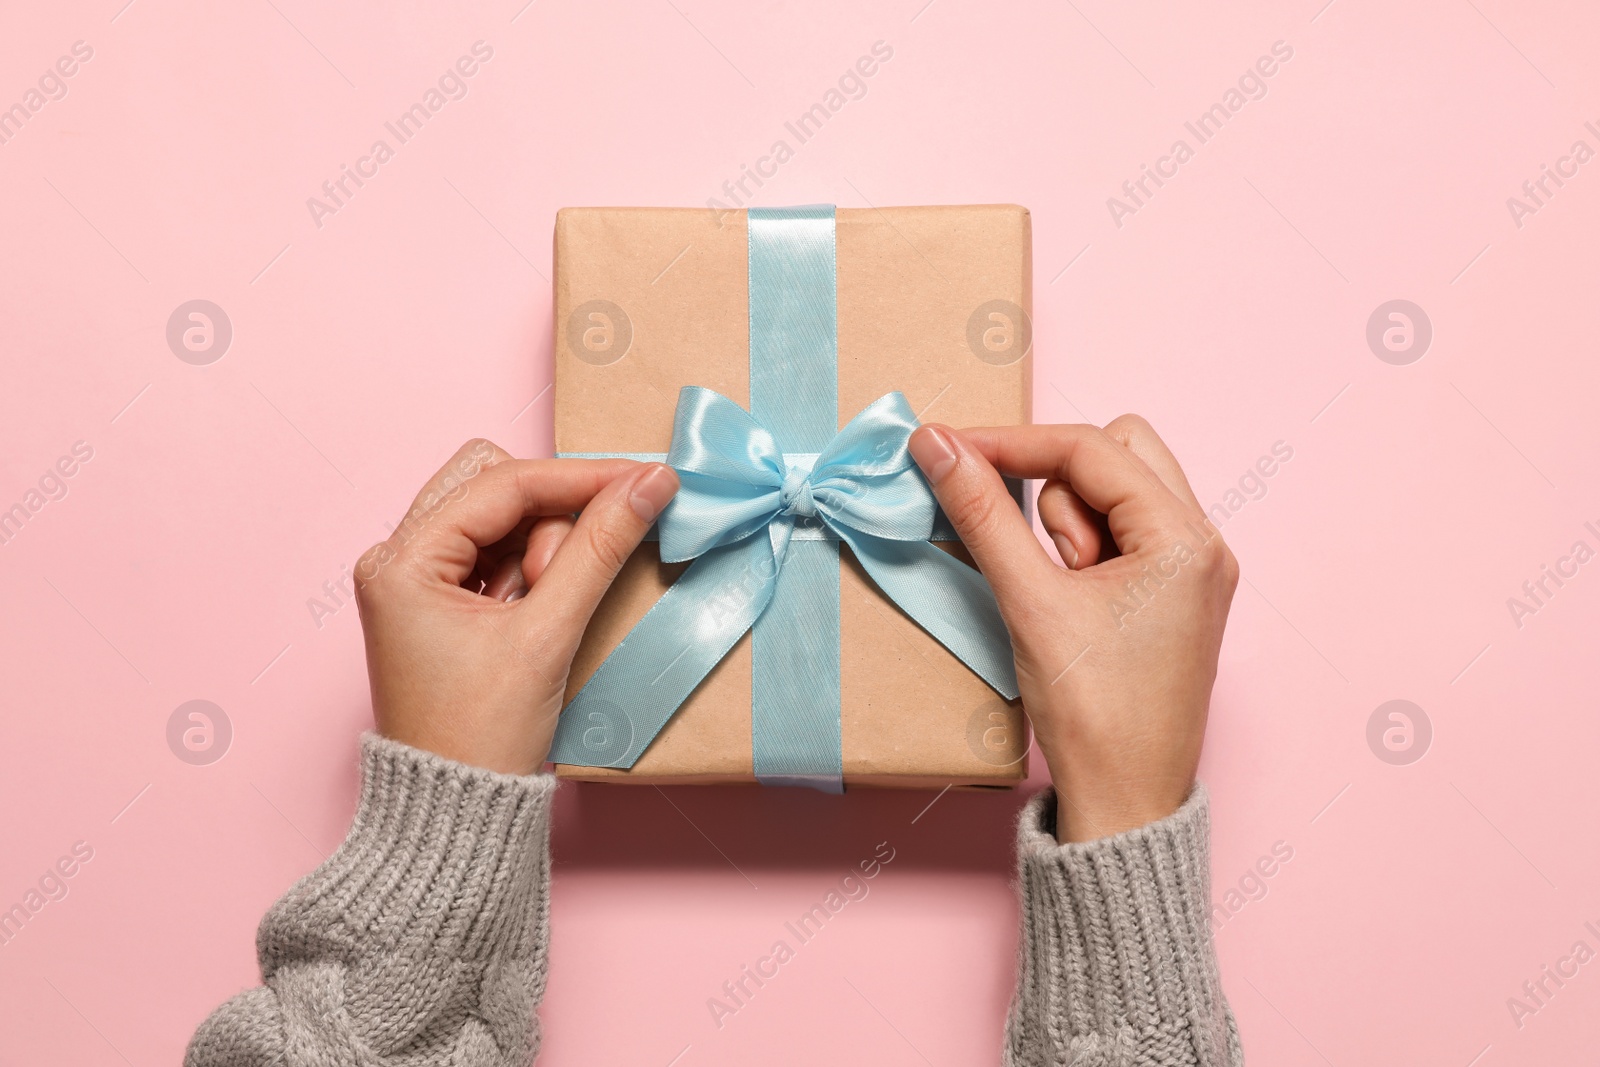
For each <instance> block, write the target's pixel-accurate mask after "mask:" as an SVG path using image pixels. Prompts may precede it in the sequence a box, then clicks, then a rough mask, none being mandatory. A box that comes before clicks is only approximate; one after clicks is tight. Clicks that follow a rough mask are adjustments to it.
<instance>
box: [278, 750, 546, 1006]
mask: <svg viewBox="0 0 1600 1067" xmlns="http://www.w3.org/2000/svg"><path fill="white" fill-rule="evenodd" d="M361 778H362V785H361V803H360V806H359V808H358V809H357V811H356V816H355V821H354V823H353V824H352V825H351V828H350V833H349V835H348V836H347V837H346V838H345V840H344V843H343V844H341V845H340V846H339V848H338V850H337V851H335V852H334V854H333V855H332V856H330V857H329V858H328V860H327V861H326V862H325V863H323V864H322V866H320V867H318V868H317V869H316V870H314V871H312V872H311V873H310V874H309V875H307V876H306V877H305V878H303V879H301V880H300V882H299V883H298V884H296V885H295V886H294V888H293V889H291V890H290V891H289V892H288V893H287V894H286V895H285V896H284V897H283V898H282V899H281V900H279V901H278V902H277V904H275V905H274V906H273V908H272V909H271V910H270V911H269V912H268V913H267V916H266V918H265V919H264V920H263V922H262V924H261V929H260V931H259V934H258V937H257V948H258V951H259V954H260V958H261V969H262V976H263V977H264V978H266V979H268V980H269V981H270V980H271V979H272V976H273V972H274V971H275V970H276V969H277V967H278V965H279V964H280V963H287V962H290V961H295V962H300V963H304V962H306V961H308V960H311V959H317V958H322V959H325V960H329V961H330V962H332V961H337V962H341V963H345V964H354V963H357V962H359V961H360V960H362V959H365V960H368V961H370V960H371V959H372V958H373V957H375V956H391V957H403V958H406V959H409V960H412V961H421V960H430V961H432V962H434V963H435V964H437V963H443V962H446V961H455V962H460V963H468V964H471V963H482V962H486V961H488V960H489V959H490V958H491V957H499V958H505V957H508V956H509V957H520V958H526V957H527V956H529V955H530V954H532V953H533V952H534V950H535V947H536V945H535V936H534V935H535V934H536V932H539V931H542V929H543V928H544V926H545V924H546V922H547V915H548V894H547V892H546V887H547V885H548V883H549V849H548V840H549V811H550V801H551V797H552V795H553V794H554V792H555V787H556V780H555V778H554V777H553V776H551V775H529V776H526V777H521V776H516V775H508V774H497V773H495V772H493V771H487V770H483V769H481V768H476V767H468V766H466V765H464V764H460V763H455V762H452V761H450V760H447V759H444V758H442V757H440V756H436V755H434V754H432V753H430V752H423V751H421V750H418V749H414V748H411V747H409V746H407V745H403V744H400V743H399V742H397V741H390V740H388V739H386V738H382V737H379V736H377V735H375V734H367V735H366V736H364V737H363V738H362V741H361Z"/></svg>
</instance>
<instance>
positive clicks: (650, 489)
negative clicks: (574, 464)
mask: <svg viewBox="0 0 1600 1067" xmlns="http://www.w3.org/2000/svg"><path fill="white" fill-rule="evenodd" d="M677 491H678V475H677V474H676V472H674V471H673V469H672V468H671V467H668V466H667V465H666V464H664V463H648V464H645V465H644V466H643V467H641V468H640V469H639V470H638V471H635V472H633V473H631V474H629V475H626V476H624V477H621V478H617V479H616V480H614V481H613V482H611V484H609V485H607V486H606V487H605V488H604V489H602V490H600V492H598V493H596V494H595V497H594V499H593V500H591V501H589V503H588V504H587V505H585V507H584V509H583V511H582V513H581V514H580V515H579V516H578V519H577V522H576V523H574V524H573V527H572V530H571V532H570V533H568V534H567V536H566V537H565V538H564V539H563V540H562V542H561V545H560V547H558V548H557V549H556V551H555V555H553V556H552V557H550V562H549V564H548V565H546V567H545V568H544V573H543V574H541V575H540V576H539V580H538V581H537V582H536V583H535V585H534V589H533V592H532V594H531V595H529V596H527V597H524V598H523V604H524V606H525V609H526V610H528V611H529V612H537V613H538V614H539V615H540V616H541V617H542V618H541V621H542V622H543V623H544V624H545V625H547V626H548V625H552V624H553V625H554V627H555V629H556V632H557V633H558V634H560V635H561V637H562V638H563V639H565V641H566V643H567V645H568V646H569V651H570V650H571V649H576V648H577V647H578V641H579V640H580V639H581V638H582V636H583V630H584V627H586V626H588V625H589V617H590V616H591V615H593V614H594V609H595V606H596V605H597V604H599V603H600V598H601V597H603V596H605V594H606V590H607V589H610V588H611V583H612V581H614V580H615V579H616V577H617V574H618V572H620V571H621V570H622V565H623V564H624V563H626V562H627V561H628V557H629V556H631V555H632V554H633V550H634V549H636V548H638V547H639V542H640V541H642V540H644V535H645V534H646V533H647V532H648V531H649V529H650V525H651V524H652V523H653V522H655V521H656V516H658V515H660V514H661V511H662V509H663V508H665V507H666V506H667V502H668V501H670V500H671V499H672V497H673V494H675V493H677ZM532 601H537V605H534V604H533V603H530V602H532Z"/></svg>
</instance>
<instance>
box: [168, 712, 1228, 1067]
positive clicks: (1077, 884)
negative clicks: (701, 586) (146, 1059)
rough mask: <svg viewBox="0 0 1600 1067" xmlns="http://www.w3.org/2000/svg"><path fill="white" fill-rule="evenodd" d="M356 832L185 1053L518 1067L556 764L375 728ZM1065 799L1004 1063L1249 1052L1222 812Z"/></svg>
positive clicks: (1027, 938) (1026, 905) (1036, 892)
mask: <svg viewBox="0 0 1600 1067" xmlns="http://www.w3.org/2000/svg"><path fill="white" fill-rule="evenodd" d="M361 766H362V791H361V803H360V806H359V808H358V809H357V811H356V817H355V822H354V824H353V825H352V826H351V828H350V834H349V836H348V837H346V838H345V841H344V843H343V844H342V845H340V846H339V849H338V851H336V852H335V853H334V854H333V855H332V856H331V857H330V858H329V859H328V860H327V862H325V863H324V864H322V866H320V867H318V868H317V869H316V870H314V871H312V872H311V873H310V874H309V875H307V876H306V877H305V878H303V879H301V880H300V881H299V882H298V883H297V884H296V885H295V886H294V887H293V888H292V889H290V890H289V892H288V893H287V894H286V895H285V896H284V897H283V899H281V900H279V901H278V902H277V903H276V904H274V905H273V906H272V908H271V909H269V910H268V912H267V915H266V917H265V918H264V919H263V920H262V922H261V928H260V930H259V931H258V933H257V937H256V947H257V954H258V956H259V957H260V962H261V975H262V979H263V981H264V983H265V984H264V985H263V986H261V987H259V988H256V989H251V990H248V991H246V992H244V993H241V994H240V995H238V996H236V997H234V998H233V999H232V1000H230V1001H228V1002H227V1003H225V1004H223V1005H222V1006H221V1007H220V1008H218V1009H217V1010H216V1011H215V1012H213V1013H212V1014H211V1016H210V1017H209V1018H208V1019H207V1020H206V1021H205V1022H204V1023H202V1024H201V1026H200V1029H199V1030H198V1031H196V1032H195V1035H194V1038H193V1039H192V1041H191V1042H190V1045H189V1052H188V1055H187V1057H186V1058H185V1060H184V1062H185V1064H187V1065H188V1067H398V1065H405V1067H432V1065H451V1067H523V1065H525V1064H527V1063H529V1062H530V1061H532V1059H533V1057H534V1055H535V1054H536V1053H537V1051H538V1048H539V1028H538V1020H537V1017H536V1016H535V1015H534V1010H535V1008H536V1007H537V1006H538V1003H539V1001H540V999H541V998H542V997H543V996H544V988H545V977H546V972H547V959H546V946H547V943H548V938H549V910H550V906H549V885H550V845H549V838H550V802H551V797H552V795H553V793H554V792H555V784H556V783H555V779H554V778H552V777H550V776H548V775H533V776H529V777H525V778H524V777H515V776H511V775H503V774H495V773H493V772H490V771H485V770H480V769H477V768H472V767H466V766H463V765H461V764H457V763H452V762H450V761H448V760H445V759H441V758H440V757H438V756H434V755H432V754H430V753H426V752H421V751H418V750H416V749H412V748H408V747H407V746H405V745H402V744H399V743H397V742H393V741H387V740H384V739H382V738H379V737H376V736H371V735H369V736H367V737H366V738H364V739H363V741H362V746H361ZM1054 814H1055V795H1054V793H1052V792H1050V791H1048V790H1046V791H1045V792H1043V793H1040V794H1039V795H1037V796H1035V797H1033V798H1032V799H1031V800H1029V802H1028V804H1027V805H1026V807H1025V808H1024V809H1023V813H1022V819H1021V824H1020V826H1019V828H1018V836H1017V853H1018V867H1019V873H1020V879H1021V889H1022V945H1021V951H1020V953H1019V958H1018V976H1017V990H1016V995H1015V997H1014V998H1013V1000H1012V1004H1011V1012H1010V1018H1009V1020H1008V1023H1007V1028H1006V1046H1005V1062H1006V1064H1007V1065H1008V1067H1066V1065H1068V1064H1071V1065H1073V1067H1173V1065H1185V1067H1190V1065H1192V1067H1239V1065H1240V1064H1242V1063H1243V1062H1244V1061H1243V1056H1242V1054H1241V1053H1240V1051H1239V1037H1238V1032H1237V1030H1236V1029H1235V1026H1234V1021H1233V1016H1232V1014H1231V1013H1230V1012H1229V1010H1228V1005H1227V1002H1226V1001H1225V1000H1224V998H1223V995H1222V986H1221V982H1220V980H1219V979H1218V976H1217V966H1216V958H1215V956H1214V955H1213V953H1212V947H1211V934H1210V931H1209V927H1208V925H1207V922H1208V920H1207V915H1208V912H1209V910H1210V877H1209V865H1210V860H1209V855H1208V853H1209V847H1208V834H1209V820H1208V816H1207V805H1206V794H1205V791H1204V790H1203V789H1202V788H1201V787H1199V786H1196V787H1195V791H1194V792H1193V794H1191V795H1190V797H1189V799H1188V801H1187V802H1186V803H1185V804H1184V806H1183V807H1182V809H1180V810H1179V811H1178V812H1177V813H1175V814H1174V815H1172V816H1170V817H1168V818H1166V819H1163V820H1161V821H1159V822H1156V823H1152V824H1151V825H1149V826H1146V827H1143V828H1141V829H1138V830H1133V831H1130V832H1128V833H1125V834H1119V835H1118V836H1116V837H1110V838H1105V839H1102V840H1099V841H1093V842H1090V843H1087V844H1080V845H1058V844H1057V843H1056V841H1055V837H1054V833H1055V827H1054Z"/></svg>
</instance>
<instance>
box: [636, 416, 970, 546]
mask: <svg viewBox="0 0 1600 1067" xmlns="http://www.w3.org/2000/svg"><path fill="white" fill-rule="evenodd" d="M916 428H917V417H916V416H915V415H914V414H912V412H911V405H910V404H909V403H907V402H906V398H905V397H904V396H902V395H901V394H900V393H889V394H887V395H885V396H883V397H880V398H879V399H878V400H876V401H874V402H873V403H871V404H869V405H867V407H866V408H864V409H863V410H862V411H861V413H860V414H859V415H857V416H856V417H855V418H853V419H851V420H850V423H849V425H847V426H846V427H845V428H844V429H842V430H840V431H839V433H838V435H837V436H835V437H834V439H833V440H832V441H830V442H829V443H828V446H827V448H825V449H823V451H822V452H821V453H820V454H819V455H817V456H816V457H815V461H814V462H812V463H807V462H805V461H806V460H808V459H811V458H812V457H809V456H806V457H799V456H785V455H783V454H782V453H781V452H779V451H778V447H777V444H776V443H775V442H774V440H773V437H772V434H771V433H770V432H769V431H768V430H767V429H766V428H765V427H764V426H762V425H761V424H760V423H759V422H757V421H756V420H755V419H754V418H753V417H751V415H750V413H749V412H747V411H745V410H744V409H743V408H741V407H740V406H739V405H738V404H735V403H734V402H733V401H731V400H729V399H728V398H727V397H725V396H722V395H721V394H720V393H716V392H713V391H712V390H710V389H703V388H700V387H698V386H690V387H688V388H685V389H684V390H683V392H682V393H681V394H680V395H679V398H678V414H677V421H676V422H675V423H674V424H673V429H672V449H671V451H669V452H668V453H667V462H668V463H669V464H670V465H671V466H673V467H675V468H677V471H678V474H679V479H680V481H681V482H682V487H681V488H680V489H679V490H678V495H677V496H676V497H675V498H674V499H673V501H672V503H670V504H668V505H667V507H666V510H665V511H663V512H662V514H661V525H660V532H661V558H662V559H663V560H666V561H668V562H674V563H675V562H682V561H683V560H687V559H693V558H695V557H696V556H701V555H704V554H705V553H707V552H709V551H711V550H712V549H714V548H719V547H721V546H723V545H728V544H732V543H734V542H735V541H741V540H743V539H744V538H746V537H749V536H750V535H752V534H754V533H756V532H757V531H759V530H761V529H762V528H763V527H765V526H768V525H772V526H774V527H775V529H774V530H773V531H772V533H773V545H774V547H775V548H776V549H778V551H779V552H780V553H781V551H782V547H783V546H784V545H786V544H787V543H788V540H789V533H790V529H788V528H787V527H788V526H790V525H791V524H790V523H778V522H776V521H775V520H777V519H778V518H779V516H787V517H789V519H791V520H792V525H794V526H797V527H799V528H800V529H814V528H815V525H816V524H815V523H814V522H809V521H807V520H813V519H820V520H821V521H822V523H823V524H824V525H826V526H827V527H829V528H830V529H831V530H833V532H834V534H835V536H840V537H843V538H844V540H846V541H848V540H850V537H849V535H848V532H847V531H853V532H856V533H859V534H866V535H868V536H872V537H881V538H886V539H888V540H891V541H926V540H927V539H928V537H929V536H930V535H931V534H932V532H933V518H934V515H935V513H936V511H937V509H938V503H937V501H936V500H935V499H934V496H933V490H932V489H930V488H929V486H928V483H927V480H926V479H925V478H923V476H922V472H921V471H920V470H918V469H917V466H916V463H915V462H914V461H913V460H912V459H911V452H910V449H909V448H908V447H907V444H906V442H907V441H908V440H909V439H910V437H911V431H912V430H915V429H916ZM778 526H784V527H786V528H785V529H782V530H779V529H776V527H778Z"/></svg>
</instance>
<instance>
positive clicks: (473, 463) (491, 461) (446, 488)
mask: <svg viewBox="0 0 1600 1067" xmlns="http://www.w3.org/2000/svg"><path fill="white" fill-rule="evenodd" d="M512 458H513V457H512V455H511V453H509V452H507V451H506V450H505V449H503V448H501V447H500V446H499V445H497V444H495V443H494V442H493V441H488V440H485V439H484V438H482V437H477V438H474V439H472V440H471V441H468V442H467V443H466V444H464V445H462V446H461V447H460V448H458V449H456V454H455V455H453V456H451V457H450V459H449V460H448V461H447V462H446V463H445V465H444V466H442V467H440V468H439V469H438V470H436V471H434V472H433V476H432V477H431V478H429V479H428V480H427V481H426V482H424V483H422V488H421V489H419V490H417V495H416V497H415V499H413V500H412V501H411V507H410V508H408V509H406V519H407V520H409V519H410V518H411V517H412V516H413V515H415V514H416V513H417V511H418V510H419V509H421V510H422V511H423V512H424V513H425V512H427V511H429V510H432V508H431V507H430V504H433V503H436V502H437V501H438V500H440V499H442V498H443V497H447V496H449V495H451V494H452V493H455V492H459V486H460V485H461V483H463V482H465V481H467V480H468V479H469V478H472V477H475V476H476V475H477V474H478V472H479V471H482V470H485V469H487V468H489V467H493V466H495V465H496V464H499V463H504V462H505V461H506V460H508V459H512Z"/></svg>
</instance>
